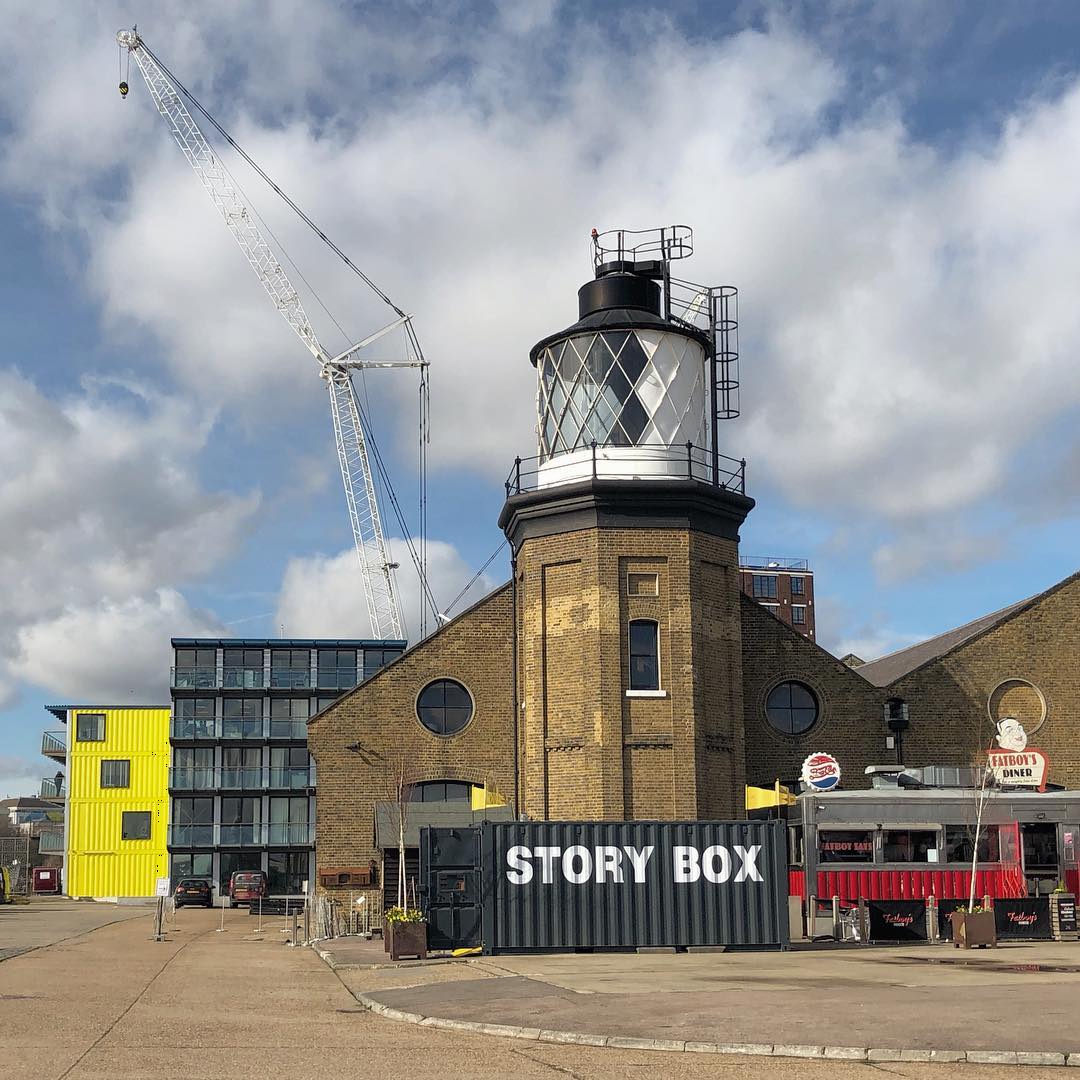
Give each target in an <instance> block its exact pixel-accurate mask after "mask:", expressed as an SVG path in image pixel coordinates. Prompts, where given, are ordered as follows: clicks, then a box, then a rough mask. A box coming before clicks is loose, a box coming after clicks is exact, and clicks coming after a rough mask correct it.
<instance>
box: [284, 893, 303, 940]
mask: <svg viewBox="0 0 1080 1080" xmlns="http://www.w3.org/2000/svg"><path fill="white" fill-rule="evenodd" d="M287 906H288V902H287V901H286V907H287ZM299 924H300V917H299V916H298V915H297V914H296V912H295V911H294V912H293V913H292V941H290V942H289V944H290V945H295V944H296V931H297V928H298V927H299Z"/></svg>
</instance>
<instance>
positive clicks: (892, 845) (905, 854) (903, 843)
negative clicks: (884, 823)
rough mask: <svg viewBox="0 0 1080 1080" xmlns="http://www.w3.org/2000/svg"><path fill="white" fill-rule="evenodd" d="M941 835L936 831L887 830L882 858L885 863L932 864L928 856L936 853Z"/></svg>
mask: <svg viewBox="0 0 1080 1080" xmlns="http://www.w3.org/2000/svg"><path fill="white" fill-rule="evenodd" d="M939 844H940V833H938V831H937V830H936V829H885V830H884V844H883V848H882V857H883V858H884V860H885V862H888V863H892V862H916V863H924V862H930V857H929V855H928V854H927V852H929V851H936V850H937V848H938V845H939Z"/></svg>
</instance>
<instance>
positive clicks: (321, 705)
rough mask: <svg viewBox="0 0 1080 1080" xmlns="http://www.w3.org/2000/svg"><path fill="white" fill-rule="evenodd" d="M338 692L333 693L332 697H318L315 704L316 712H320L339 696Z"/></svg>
mask: <svg viewBox="0 0 1080 1080" xmlns="http://www.w3.org/2000/svg"><path fill="white" fill-rule="evenodd" d="M340 696H341V695H340V694H335V695H334V696H333V697H320V698H319V700H318V703H317V704H316V706H315V711H316V712H322V711H323V709H325V708H326V707H327V706H329V705H333V704H334V702H335V701H337V699H338V698H339V697H340Z"/></svg>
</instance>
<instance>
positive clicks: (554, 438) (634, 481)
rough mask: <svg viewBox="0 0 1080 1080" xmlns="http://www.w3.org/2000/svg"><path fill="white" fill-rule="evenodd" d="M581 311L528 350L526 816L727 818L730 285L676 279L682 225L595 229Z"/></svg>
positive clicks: (735, 644) (730, 759) (735, 794)
mask: <svg viewBox="0 0 1080 1080" xmlns="http://www.w3.org/2000/svg"><path fill="white" fill-rule="evenodd" d="M593 241H594V248H595V271H596V273H595V277H594V279H593V280H591V281H589V282H587V283H586V284H585V285H583V286H582V287H581V289H580V290H579V291H578V304H579V316H580V317H579V320H578V321H577V322H576V323H575V324H574V325H573V326H570V327H568V328H567V329H565V330H562V331H560V332H559V333H557V334H552V335H550V336H549V337H546V338H544V339H543V340H542V341H540V342H539V343H538V344H537V345H535V346H534V347H533V349H532V351H531V353H530V359H531V360H532V363H533V365H534V366H535V367H536V370H537V380H538V394H537V410H538V436H539V448H538V449H539V454H538V456H537V457H536V458H533V459H530V460H528V461H524V460H519V461H517V462H515V468H514V471H513V472H512V474H511V476H510V478H509V480H508V481H507V499H506V504H505V506H504V507H503V510H502V514H501V515H500V518H499V524H500V526H501V528H502V529H503V530H504V532H505V533H506V536H507V538H508V539H509V541H510V544H511V548H512V551H513V560H514V593H515V619H516V628H515V634H516V643H515V644H516V648H515V657H516V660H515V672H514V675H515V690H516V694H515V696H516V700H517V706H518V715H517V744H518V757H519V761H518V765H519V775H520V778H521V781H520V783H521V791H520V807H521V810H523V811H524V812H525V813H526V814H528V815H529V816H530V817H533V818H538V819H543V818H547V819H553V820H557V819H560V818H564V819H565V818H589V819H601V820H623V819H665V818H666V819H671V818H699V817H700V818H709V817H733V816H736V815H737V814H738V813H739V812H740V811H741V809H742V787H743V782H744V766H743V761H744V754H743V733H742V689H741V687H742V672H741V641H740V615H739V603H740V601H739V592H740V586H739V559H738V540H739V527H740V525H741V524H742V522H743V520H744V519H745V517H746V515H747V513H748V512H749V511H750V510H751V508H752V507H753V505H754V502H753V500H752V499H750V498H748V497H747V496H746V494H745V490H744V488H745V484H744V467H743V462H741V461H736V460H734V459H731V458H727V457H724V456H723V455H721V454H720V453H719V451H718V449H717V429H718V423H717V421H718V419H726V418H730V417H732V416H735V415H737V412H738V404H737V391H738V379H737V370H736V368H737V359H738V354H737V347H736V344H735V333H736V325H737V324H736V309H735V290H734V289H732V288H730V287H727V286H718V287H706V286H699V285H692V284H690V283H688V282H684V281H680V280H678V279H674V278H672V276H671V271H670V268H671V263H672V261H673V260H675V259H678V258H682V257H684V256H686V255H689V254H690V253H691V251H692V234H691V232H690V230H689V229H688V228H686V227H685V226H674V227H671V228H664V229H657V230H651V231H648V232H644V233H629V232H625V231H618V232H612V233H605V234H600V235H597V234H596V233H595V232H594V234H593Z"/></svg>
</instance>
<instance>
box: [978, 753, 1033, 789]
mask: <svg viewBox="0 0 1080 1080" xmlns="http://www.w3.org/2000/svg"><path fill="white" fill-rule="evenodd" d="M988 764H989V766H990V771H991V772H992V773H993V774H994V779H995V780H996V781H997V783H998V784H999V785H1001V786H1002V787H1031V788H1038V790H1039V791H1045V790H1046V772H1047V768H1048V762H1047V760H1046V755H1045V754H1044V753H1043V752H1042V751H1041V750H1036V749H1035V748H1034V747H1029V748H1028V749H1027V750H1022V751H1020V752H1019V753H1017V752H1013V751H1011V750H991V751H990V755H989V762H988Z"/></svg>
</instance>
